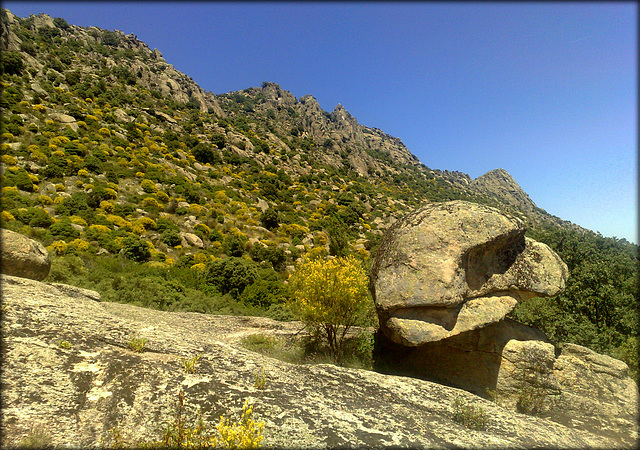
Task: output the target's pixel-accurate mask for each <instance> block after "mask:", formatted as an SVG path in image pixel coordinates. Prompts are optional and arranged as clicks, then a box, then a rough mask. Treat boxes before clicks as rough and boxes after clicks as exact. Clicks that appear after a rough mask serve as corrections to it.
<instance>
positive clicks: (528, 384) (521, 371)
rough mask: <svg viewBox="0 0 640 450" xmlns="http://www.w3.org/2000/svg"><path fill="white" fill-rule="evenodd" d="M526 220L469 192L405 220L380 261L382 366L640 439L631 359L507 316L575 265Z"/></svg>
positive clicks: (374, 280)
mask: <svg viewBox="0 0 640 450" xmlns="http://www.w3.org/2000/svg"><path fill="white" fill-rule="evenodd" d="M524 232H525V228H524V224H523V223H522V221H521V220H520V219H518V218H515V217H513V216H511V215H509V214H506V213H502V212H500V211H498V210H497V209H494V208H490V207H487V206H482V205H476V204H473V203H468V202H461V201H456V202H447V203H439V204H429V205H426V206H425V207H423V208H421V209H419V210H417V211H415V212H414V213H412V214H410V215H408V216H406V217H404V218H403V219H401V220H399V221H398V222H396V224H394V225H393V226H392V227H391V228H390V229H389V231H388V232H387V234H386V235H385V237H384V238H383V242H382V244H381V245H380V249H379V250H378V255H377V256H376V260H375V263H374V266H373V268H372V272H371V285H370V287H371V291H372V293H373V294H374V300H375V303H376V308H377V310H378V316H379V319H380V330H379V332H378V333H377V336H376V350H375V355H374V356H375V359H376V365H377V368H378V370H380V371H383V372H386V373H394V374H401V375H409V376H414V377H419V378H422V379H426V380H431V381H435V382H438V383H442V384H445V385H448V386H455V387H458V388H462V389H465V390H468V391H470V392H473V393H475V394H477V395H480V396H484V397H486V398H491V397H493V398H495V399H496V400H497V401H499V402H500V404H501V405H502V406H504V407H506V408H509V409H512V410H516V411H520V412H526V413H530V414H541V415H544V416H545V417H548V418H550V419H552V420H556V421H558V422H560V423H564V424H566V425H568V426H578V427H580V428H582V429H586V430H589V431H591V432H594V433H597V434H600V435H603V436H609V435H615V436H616V437H617V438H619V439H621V440H622V442H624V443H625V445H633V444H634V443H635V439H636V438H637V427H636V420H637V416H636V413H637V406H638V389H637V385H636V384H635V382H634V381H633V380H632V379H631V378H630V377H629V375H628V367H627V366H626V364H624V363H623V362H621V361H618V360H615V359H613V358H609V357H607V356H604V355H598V354H597V353H594V352H591V351H590V350H588V349H585V348H583V347H579V346H575V345H572V344H565V346H564V347H563V348H562V351H559V350H557V349H556V348H555V347H554V346H553V345H552V344H551V343H550V342H549V340H548V339H547V337H546V336H545V335H544V333H543V332H542V331H540V330H538V329H535V328H532V327H528V326H525V325H523V324H520V323H518V322H515V321H513V320H510V319H507V318H505V316H506V314H507V313H508V312H510V311H511V309H512V308H513V307H514V306H515V305H516V303H517V302H518V301H519V300H522V299H526V298H528V297H531V296H538V295H542V296H552V295H556V294H558V293H560V292H561V291H562V290H563V289H564V286H565V282H566V279H567V276H568V271H567V267H566V265H565V264H564V263H563V262H562V261H561V260H560V258H559V257H558V256H557V255H556V254H555V253H554V252H553V251H551V249H549V247H547V246H546V245H544V244H541V243H539V242H535V241H533V240H530V239H528V238H525V237H524ZM558 353H559V356H557V354H558ZM589 386H592V388H591V390H589ZM593 386H600V387H601V389H598V391H597V392H595V391H594V389H593ZM588 392H591V394H588ZM569 418H571V419H569Z"/></svg>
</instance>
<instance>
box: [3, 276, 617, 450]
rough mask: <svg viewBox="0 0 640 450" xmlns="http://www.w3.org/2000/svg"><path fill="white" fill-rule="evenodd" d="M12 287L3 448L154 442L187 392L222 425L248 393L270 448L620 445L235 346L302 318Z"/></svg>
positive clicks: (6, 280)
mask: <svg viewBox="0 0 640 450" xmlns="http://www.w3.org/2000/svg"><path fill="white" fill-rule="evenodd" d="M2 292H3V316H2V320H3V323H2V326H3V327H2V328H3V342H2V344H3V345H2V352H3V354H2V369H3V370H2V375H1V376H2V385H3V405H2V407H3V411H2V419H1V420H2V422H1V429H2V433H3V446H4V447H7V446H12V445H16V444H17V443H19V442H20V441H21V440H22V439H24V438H25V436H27V435H28V434H29V432H30V429H31V428H32V427H33V426H34V425H38V426H39V427H40V430H45V431H44V432H43V433H44V434H45V435H48V440H49V442H50V443H51V444H54V445H57V446H66V445H69V446H73V447H90V446H102V445H103V444H102V443H104V442H105V441H104V439H106V438H108V435H109V433H108V430H109V429H111V428H113V427H118V428H119V430H120V431H121V433H122V434H123V437H124V438H125V439H127V440H128V441H129V442H136V441H137V440H139V439H152V438H158V436H159V433H160V432H161V431H162V429H163V426H164V424H165V423H166V422H168V421H169V420H170V418H171V417H172V415H173V413H174V411H175V409H174V405H175V402H176V400H177V396H178V392H179V391H180V390H182V391H184V393H185V398H186V401H185V403H186V405H187V414H188V415H192V414H195V410H196V408H197V407H199V408H200V410H201V412H202V414H203V418H204V419H205V420H206V421H209V422H212V423H217V422H218V420H219V415H221V414H231V413H236V414H237V412H238V411H239V410H240V408H241V406H242V403H243V402H244V400H245V399H248V400H249V401H250V402H252V403H253V404H254V415H255V417H256V418H257V419H258V420H263V421H264V422H265V431H264V435H265V439H264V441H263V442H262V445H264V446H266V447H281V448H282V447H284V448H291V447H295V448H325V447H337V446H340V447H384V446H401V447H463V448H498V447H501V448H527V447H545V448H548V447H561V448H589V447H591V448H619V447H620V446H621V445H622V444H623V442H621V441H620V440H617V439H614V438H610V437H605V436H597V435H595V434H593V433H589V432H585V431H582V430H579V429H576V428H575V427H566V426H563V425H560V424H557V423H554V422H552V421H549V420H546V419H540V418H536V417H531V416H527V415H523V414H517V413H513V412H511V411H509V410H507V409H504V408H502V407H500V406H499V405H497V404H495V403H492V402H490V401H487V400H483V399H481V398H478V397H476V396H474V395H473V394H470V393H468V392H465V391H461V390H458V389H454V388H449V387H446V386H441V385H438V384H435V383H431V382H428V381H423V380H418V379H412V378H406V377H399V376H391V375H383V374H379V373H375V372H369V371H365V370H356V369H347V368H341V367H336V366H332V365H317V366H306V365H292V364H287V363H284V362H280V361H277V360H274V359H271V358H268V357H266V356H262V355H259V354H257V353H252V352H250V351H248V350H245V349H243V348H241V347H240V346H239V345H238V344H237V342H238V341H239V339H241V338H242V337H243V336H247V335H249V334H254V333H263V334H264V333H277V334H294V333H295V332H296V331H297V330H298V329H299V324H290V323H279V322H276V321H273V320H270V319H264V318H250V317H225V316H213V315H204V314H197V313H175V312H162V311H154V310H147V309H144V308H138V307H135V306H131V305H125V304H118V303H109V302H96V301H94V299H87V298H83V297H81V296H78V295H76V296H67V295H66V294H64V293H63V292H61V291H60V290H59V289H57V288H55V287H53V286H49V285H46V284H43V283H40V282H36V281H33V280H28V279H23V278H16V277H11V276H3V277H2ZM76 292H77V291H76ZM134 337H141V338H146V339H147V342H146V345H145V350H144V351H143V352H142V353H136V352H134V351H132V350H130V349H129V347H128V342H129V341H130V340H131V338H134ZM63 342H66V343H68V345H66V344H65V345H61V344H62V343H63ZM194 355H201V359H200V360H199V362H198V364H197V370H196V372H195V373H193V374H190V373H186V372H185V370H184V368H183V363H182V361H183V359H186V358H189V357H192V356H194ZM261 370H264V371H265V372H266V373H267V380H266V386H265V387H264V389H259V388H258V387H256V383H255V380H256V374H258V373H260V371H261ZM456 398H461V399H462V400H463V401H464V402H467V403H468V404H470V405H473V406H475V407H480V408H482V409H483V410H484V411H485V413H486V415H487V418H488V421H487V425H486V427H485V430H482V431H474V430H471V429H468V428H465V427H464V426H463V425H460V424H459V423H457V422H456V421H454V420H453V417H454V413H455V412H456V411H457V409H456V408H457V407H456V406H455V402H454V400H455V399H456ZM107 442H108V440H107Z"/></svg>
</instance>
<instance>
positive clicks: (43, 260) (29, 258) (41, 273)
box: [1, 229, 51, 281]
mask: <svg viewBox="0 0 640 450" xmlns="http://www.w3.org/2000/svg"><path fill="white" fill-rule="evenodd" d="M1 234H2V273H4V274H7V275H13V276H16V277H22V278H31V279H33V280H38V281H40V280H43V279H44V278H45V277H46V276H47V275H49V270H50V269H51V260H50V259H49V252H48V251H47V249H45V248H44V246H43V245H42V244H40V243H39V242H36V241H34V240H33V239H29V238H28V237H26V236H23V235H22V234H19V233H16V232H15V231H11V230H6V229H2V232H1Z"/></svg>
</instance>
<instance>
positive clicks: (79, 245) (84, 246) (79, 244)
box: [69, 239, 89, 252]
mask: <svg viewBox="0 0 640 450" xmlns="http://www.w3.org/2000/svg"><path fill="white" fill-rule="evenodd" d="M69 246H71V247H74V248H75V249H76V250H78V251H80V252H86V251H87V250H89V243H88V242H87V241H85V240H82V239H74V240H73V241H71V242H69Z"/></svg>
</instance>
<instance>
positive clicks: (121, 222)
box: [107, 214, 131, 230]
mask: <svg viewBox="0 0 640 450" xmlns="http://www.w3.org/2000/svg"><path fill="white" fill-rule="evenodd" d="M107 220H108V221H109V222H111V223H112V224H114V225H116V226H118V227H120V228H125V229H129V230H130V229H131V223H129V222H128V221H126V220H125V219H123V218H122V217H120V216H116V215H115V214H109V215H107Z"/></svg>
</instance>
